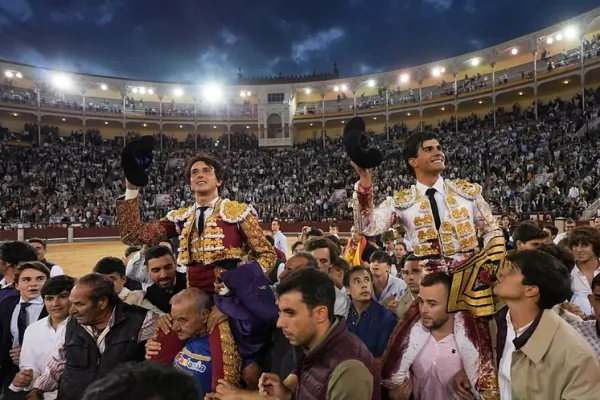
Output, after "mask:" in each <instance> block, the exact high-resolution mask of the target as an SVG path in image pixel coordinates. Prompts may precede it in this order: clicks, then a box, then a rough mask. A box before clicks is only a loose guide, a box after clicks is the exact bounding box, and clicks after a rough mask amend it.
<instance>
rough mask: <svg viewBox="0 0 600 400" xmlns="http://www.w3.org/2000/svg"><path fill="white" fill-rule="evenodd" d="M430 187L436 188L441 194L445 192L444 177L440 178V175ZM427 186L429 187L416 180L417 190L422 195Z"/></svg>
mask: <svg viewBox="0 0 600 400" xmlns="http://www.w3.org/2000/svg"><path fill="white" fill-rule="evenodd" d="M431 187H432V188H434V189H435V190H437V191H438V192H439V193H440V194H442V195H444V194H446V188H445V187H444V178H442V176H441V175H440V176H439V177H438V180H437V181H436V182H435V183H434V184H433V186H431ZM429 188H430V187H429V186H426V185H424V184H422V183H421V182H419V181H417V190H418V191H419V193H421V194H422V195H425V192H427V189H429Z"/></svg>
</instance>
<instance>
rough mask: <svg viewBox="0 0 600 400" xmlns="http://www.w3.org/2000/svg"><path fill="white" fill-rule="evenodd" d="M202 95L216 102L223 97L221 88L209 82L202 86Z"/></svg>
mask: <svg viewBox="0 0 600 400" xmlns="http://www.w3.org/2000/svg"><path fill="white" fill-rule="evenodd" d="M204 97H205V98H206V100H208V101H209V102H211V103H218V102H219V101H221V99H222V98H223V89H222V88H221V86H219V85H217V84H216V83H209V84H208V85H206V86H205V87H204Z"/></svg>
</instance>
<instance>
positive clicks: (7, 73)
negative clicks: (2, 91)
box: [4, 71, 14, 78]
mask: <svg viewBox="0 0 600 400" xmlns="http://www.w3.org/2000/svg"><path fill="white" fill-rule="evenodd" d="M4 76H6V77H7V78H12V77H13V76H14V74H13V72H12V71H6V72H4Z"/></svg>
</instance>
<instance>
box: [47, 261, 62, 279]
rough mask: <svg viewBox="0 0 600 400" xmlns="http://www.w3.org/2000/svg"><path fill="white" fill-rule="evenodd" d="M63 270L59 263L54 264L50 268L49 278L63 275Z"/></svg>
mask: <svg viewBox="0 0 600 400" xmlns="http://www.w3.org/2000/svg"><path fill="white" fill-rule="evenodd" d="M64 274H65V271H63V269H62V267H61V266H60V265H56V264H54V265H53V266H52V269H51V270H50V278H54V277H55V276H59V275H64Z"/></svg>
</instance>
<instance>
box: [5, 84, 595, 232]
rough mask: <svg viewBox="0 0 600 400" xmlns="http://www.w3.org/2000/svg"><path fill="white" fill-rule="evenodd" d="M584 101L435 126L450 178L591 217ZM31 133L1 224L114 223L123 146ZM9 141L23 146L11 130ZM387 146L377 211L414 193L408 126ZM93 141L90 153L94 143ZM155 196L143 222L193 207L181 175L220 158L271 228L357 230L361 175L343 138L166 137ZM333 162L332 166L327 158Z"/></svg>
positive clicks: (45, 131)
mask: <svg viewBox="0 0 600 400" xmlns="http://www.w3.org/2000/svg"><path fill="white" fill-rule="evenodd" d="M597 99H600V92H599V91H589V92H588V93H587V94H586V103H587V104H586V105H587V106H588V109H589V110H591V111H590V112H591V113H594V115H597V112H598V102H597ZM580 102H581V98H580V97H579V96H575V97H574V98H573V99H572V100H571V101H568V102H565V101H563V100H560V99H556V100H554V101H552V102H549V103H548V104H540V105H539V109H538V113H539V116H540V119H539V121H538V122H536V121H535V113H534V110H533V106H529V107H526V108H522V107H521V106H520V105H518V104H515V105H514V106H513V108H512V110H505V109H499V110H497V118H498V123H499V124H500V125H499V126H498V128H497V129H491V128H490V126H491V125H493V118H492V117H491V115H490V114H488V115H486V116H484V117H483V118H479V117H477V116H476V115H472V116H470V117H467V118H463V119H460V120H459V121H458V125H459V129H458V131H456V129H455V128H456V126H455V125H456V123H455V121H454V120H450V121H445V120H442V121H439V122H438V123H437V126H427V127H425V128H427V129H431V130H434V131H437V132H438V133H439V138H440V142H441V144H442V146H443V148H444V151H445V153H446V157H447V170H446V172H445V174H444V176H445V177H446V178H451V179H452V178H465V179H468V180H470V181H472V182H478V183H481V184H482V186H483V188H484V196H485V198H486V199H487V200H488V202H489V203H490V204H491V205H492V207H493V208H494V211H496V212H503V213H506V212H512V213H516V214H523V213H544V214H546V213H548V214H550V215H551V216H552V217H559V216H562V217H575V218H577V217H579V216H581V213H582V212H583V210H585V209H586V208H587V206H588V205H590V204H591V203H592V202H593V201H595V200H596V199H597V198H598V195H599V193H598V183H599V182H600V156H599V154H598V153H597V151H596V149H597V148H598V146H599V145H600V143H599V136H598V132H597V131H594V130H592V131H590V132H587V133H586V134H583V135H576V132H577V131H578V129H579V128H580V127H581V126H583V124H584V123H585V117H586V116H584V115H582V113H581V111H580V110H581V107H580ZM41 131H42V133H41V138H42V143H41V144H40V143H37V138H38V126H37V125H36V124H26V125H25V127H24V130H23V132H22V133H21V134H22V135H23V136H22V137H20V138H19V139H20V140H23V141H27V140H32V139H33V142H34V143H33V145H31V146H21V147H19V151H14V148H13V147H12V146H11V145H9V144H7V143H6V142H4V143H1V144H0V157H2V159H3V163H2V164H1V165H0V181H1V188H0V221H1V222H2V223H4V224H15V223H29V224H34V225H35V224H40V223H53V224H59V223H67V222H81V223H84V224H87V225H113V224H114V223H115V219H114V199H115V198H116V197H118V196H119V195H121V194H122V193H124V185H123V176H122V172H121V169H120V166H119V157H120V152H121V149H122V147H123V140H127V141H129V140H132V139H134V138H136V137H138V136H139V134H138V133H137V132H129V133H128V134H127V135H126V138H125V139H124V138H116V139H113V140H106V139H103V138H102V136H101V132H100V131H98V130H95V129H88V130H87V131H86V132H85V135H84V132H83V131H82V130H81V131H73V132H71V135H70V136H60V135H59V129H58V128H57V127H52V126H42V129H41ZM0 132H2V134H1V136H0V137H1V138H2V139H3V140H4V141H11V140H14V139H15V137H14V136H11V135H18V134H12V133H10V134H7V133H6V132H7V130H2V129H0ZM371 134H372V136H373V138H374V139H375V142H376V143H378V145H379V146H380V147H382V148H384V149H385V151H386V153H388V154H390V157H388V159H387V160H386V161H385V163H384V165H382V166H381V167H380V168H378V169H377V170H376V177H377V180H376V182H377V189H376V193H377V195H378V198H377V201H381V200H383V199H384V198H385V197H386V196H389V195H392V194H393V191H394V190H397V189H399V188H402V187H408V186H409V185H411V184H412V183H413V179H412V177H411V176H410V175H409V174H408V172H407V170H406V167H405V165H404V163H403V162H402V160H401V158H400V157H399V156H397V155H396V156H391V155H392V154H398V151H399V150H401V148H402V141H403V139H404V138H406V137H407V135H409V134H410V131H409V129H408V128H407V127H406V126H405V125H395V126H394V127H391V128H390V129H389V132H385V133H384V134H379V135H375V134H374V133H373V132H371ZM84 136H85V143H84V140H83V137H84ZM155 137H156V140H157V141H158V142H159V143H162V145H161V146H159V147H161V148H159V149H158V150H157V151H156V154H155V156H154V162H153V164H152V167H151V168H152V169H151V171H150V174H149V175H150V177H151V181H150V183H149V185H148V186H147V187H146V188H145V189H144V190H143V192H142V193H143V196H142V198H141V200H142V202H143V217H144V218H148V219H150V218H154V217H157V216H160V215H164V214H165V213H166V212H167V211H168V210H169V209H171V208H173V207H178V206H180V205H183V204H186V203H188V202H189V201H190V200H191V198H190V193H189V192H188V190H187V189H186V188H185V187H184V185H183V177H182V173H181V171H182V168H181V165H182V163H183V162H184V161H185V159H186V158H187V157H189V156H190V155H192V154H195V153H196V152H198V151H205V152H209V153H211V154H213V155H215V156H216V157H218V158H219V159H220V160H221V161H222V162H223V163H224V165H225V168H226V171H227V178H226V181H225V184H224V186H223V191H222V195H223V196H224V197H228V198H230V199H233V200H238V201H243V202H247V203H251V204H253V205H254V206H255V208H256V209H257V211H258V213H259V215H260V217H261V218H262V219H265V220H270V219H272V218H274V217H278V218H281V219H282V220H295V221H318V220H325V219H335V220H350V219H352V214H351V210H350V209H349V208H348V199H349V196H350V195H351V191H352V185H353V183H354V182H355V180H356V177H355V175H354V173H353V171H352V169H351V167H350V165H349V162H348V159H347V157H346V154H345V151H344V146H343V143H342V141H341V139H340V138H328V137H325V138H318V139H310V140H307V141H305V142H303V143H298V144H296V145H294V146H293V147H291V148H285V149H270V148H260V147H259V146H258V140H257V139H256V137H254V136H253V135H252V134H250V133H247V132H237V133H234V134H232V135H231V136H230V137H227V136H226V135H223V136H221V138H219V139H218V140H215V139H212V138H208V137H202V136H197V135H194V134H189V135H188V137H187V138H186V140H184V141H180V140H178V139H177V138H173V137H169V136H167V135H164V134H163V135H162V139H161V137H160V134H156V135H155ZM324 154H326V155H327V156H326V157H323V155H324Z"/></svg>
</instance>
